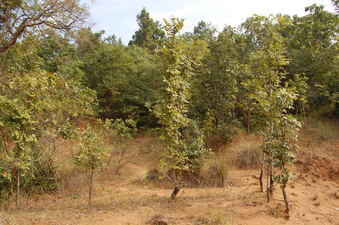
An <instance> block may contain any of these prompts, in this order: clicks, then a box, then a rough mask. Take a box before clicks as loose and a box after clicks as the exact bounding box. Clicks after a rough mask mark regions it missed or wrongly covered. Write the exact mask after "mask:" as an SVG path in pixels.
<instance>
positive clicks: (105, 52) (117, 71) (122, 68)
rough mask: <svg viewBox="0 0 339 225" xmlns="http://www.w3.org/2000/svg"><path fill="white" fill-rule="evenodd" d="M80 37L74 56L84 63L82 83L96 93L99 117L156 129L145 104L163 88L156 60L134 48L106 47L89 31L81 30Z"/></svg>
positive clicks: (140, 49)
mask: <svg viewBox="0 0 339 225" xmlns="http://www.w3.org/2000/svg"><path fill="white" fill-rule="evenodd" d="M79 36H80V37H79V38H78V39H77V42H78V48H77V54H78V55H79V58H80V59H81V60H82V61H83V64H82V69H83V71H84V72H85V76H84V83H85V84H86V85H87V86H88V87H89V88H91V89H93V90H95V91H96V92H97V96H98V99H99V105H100V111H99V113H100V115H101V116H103V117H105V118H110V119H118V118H120V119H124V120H125V119H133V120H135V121H136V122H137V124H138V126H155V125H156V120H155V118H154V115H153V114H150V112H149V110H148V109H147V108H146V106H145V103H146V102H155V101H156V98H157V96H158V95H159V91H160V87H161V86H163V84H162V82H161V77H160V75H159V67H160V65H159V64H160V63H159V60H158V56H156V55H151V54H150V53H149V52H148V51H147V50H146V49H144V48H140V47H138V46H135V45H133V46H123V45H111V44H108V43H106V42H105V41H103V40H102V38H101V34H99V33H92V32H91V31H89V30H81V31H80V32H79ZM126 87H128V88H126Z"/></svg>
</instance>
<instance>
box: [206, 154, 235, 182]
mask: <svg viewBox="0 0 339 225" xmlns="http://www.w3.org/2000/svg"><path fill="white" fill-rule="evenodd" d="M230 169H231V166H230V165H229V164H228V162H227V160H226V158H225V157H224V156H221V157H220V156H219V157H218V156H215V157H214V158H213V159H212V160H210V161H209V162H208V163H207V164H206V166H205V168H203V169H202V171H201V174H200V180H201V183H202V184H203V186H216V187H223V186H225V182H226V180H227V177H228V174H229V171H230Z"/></svg>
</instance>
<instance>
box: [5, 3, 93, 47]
mask: <svg viewBox="0 0 339 225" xmlns="http://www.w3.org/2000/svg"><path fill="white" fill-rule="evenodd" d="M86 17H87V9H86V8H85V7H84V6H82V5H81V4H80V2H79V1H78V0H48V1H43V0H4V1H2V2H1V3H0V25H1V26H0V53H3V52H5V51H7V50H8V49H9V48H11V47H12V46H13V45H14V44H15V43H16V42H17V40H18V39H19V38H20V37H22V35H23V34H24V33H26V32H27V31H29V30H32V29H33V28H38V29H44V28H47V27H50V28H53V29H56V30H59V31H67V30H70V29H72V28H74V27H77V26H79V25H81V24H82V23H83V22H84V20H85V18H86Z"/></svg>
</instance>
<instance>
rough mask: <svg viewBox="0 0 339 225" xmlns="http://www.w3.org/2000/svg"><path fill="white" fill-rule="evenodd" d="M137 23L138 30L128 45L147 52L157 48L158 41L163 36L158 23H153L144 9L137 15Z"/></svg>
mask: <svg viewBox="0 0 339 225" xmlns="http://www.w3.org/2000/svg"><path fill="white" fill-rule="evenodd" d="M137 22H138V25H139V30H137V31H136V32H135V34H134V35H133V36H132V40H131V41H130V42H129V45H133V44H134V45H137V46H139V47H142V48H147V49H149V50H155V49H157V48H159V46H160V43H159V41H160V40H162V39H163V38H164V35H165V33H164V31H163V30H161V28H160V23H159V22H158V21H156V22H154V20H153V19H152V18H151V17H150V15H149V13H148V12H147V10H146V9H145V8H143V9H142V10H141V12H140V14H138V15H137Z"/></svg>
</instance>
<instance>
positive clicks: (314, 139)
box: [0, 129, 339, 225]
mask: <svg viewBox="0 0 339 225" xmlns="http://www.w3.org/2000/svg"><path fill="white" fill-rule="evenodd" d="M245 139H246V138H245ZM146 141H147V139H145V138H141V139H139V140H137V141H136V142H135V144H134V146H133V149H138V148H140V147H141V146H144V145H145V144H146ZM240 141H244V140H243V139H241V140H240ZM236 144H237V143H235V144H234V146H236ZM234 146H233V148H234ZM300 147H301V150H300V152H299V153H298V155H299V159H298V162H297V164H296V165H297V166H296V171H295V177H294V179H293V180H292V182H291V184H290V186H289V188H288V189H287V191H288V193H289V198H290V202H291V205H292V207H291V213H290V217H289V218H287V217H286V215H285V213H284V205H283V199H282V195H281V192H280V189H279V187H276V190H275V199H274V201H272V202H270V203H266V198H265V193H261V192H260V191H259V185H258V170H239V169H236V168H234V169H232V170H231V172H230V174H229V177H228V179H227V182H226V186H225V187H223V188H184V189H183V191H181V192H180V194H179V195H178V197H177V199H176V200H174V201H170V199H169V197H170V194H171V191H172V190H171V189H170V188H166V187H164V186H163V187H161V186H159V185H154V184H151V183H149V182H145V177H146V175H147V172H148V170H149V169H150V164H148V163H146V162H144V161H143V160H144V159H141V158H135V160H134V161H131V162H130V163H129V164H127V166H126V167H125V168H123V170H122V172H121V173H122V175H121V176H115V175H113V174H112V171H110V170H105V171H103V172H102V173H100V174H99V175H98V177H97V178H96V186H95V190H96V191H95V196H94V199H93V206H92V207H91V208H89V207H87V196H86V189H87V186H86V184H87V183H86V182H87V180H86V177H85V175H83V174H81V173H79V172H78V171H75V172H74V171H73V172H72V173H74V176H73V178H72V179H73V180H70V181H69V183H68V184H64V185H65V186H67V188H64V189H61V190H60V191H59V192H58V193H55V194H51V195H44V196H36V197H30V198H22V199H21V206H20V208H21V209H20V210H19V211H18V212H16V211H14V210H13V209H12V207H9V209H7V210H3V211H0V224H1V225H7V224H10V225H14V224H18V225H25V224H27V225H33V224H36V225H40V224H41V225H43V224H46V225H47V224H48V225H66V224H74V225H76V224H85V225H89V224H98V225H99V224H102V225H106V224H116V225H142V224H159V225H160V224H173V225H174V224H178V225H179V224H180V225H212V224H215V225H222V224H223V225H231V224H232V225H278V224H289V225H317V224H319V225H320V224H321V225H324V224H333V225H338V224H339V176H338V175H339V171H338V170H339V160H338V158H339V154H338V153H339V152H338V151H339V141H338V139H337V138H336V137H325V138H321V135H320V136H319V135H318V134H317V132H315V131H314V130H312V129H309V130H305V131H303V133H302V138H301V140H300ZM155 221H157V222H155Z"/></svg>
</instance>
